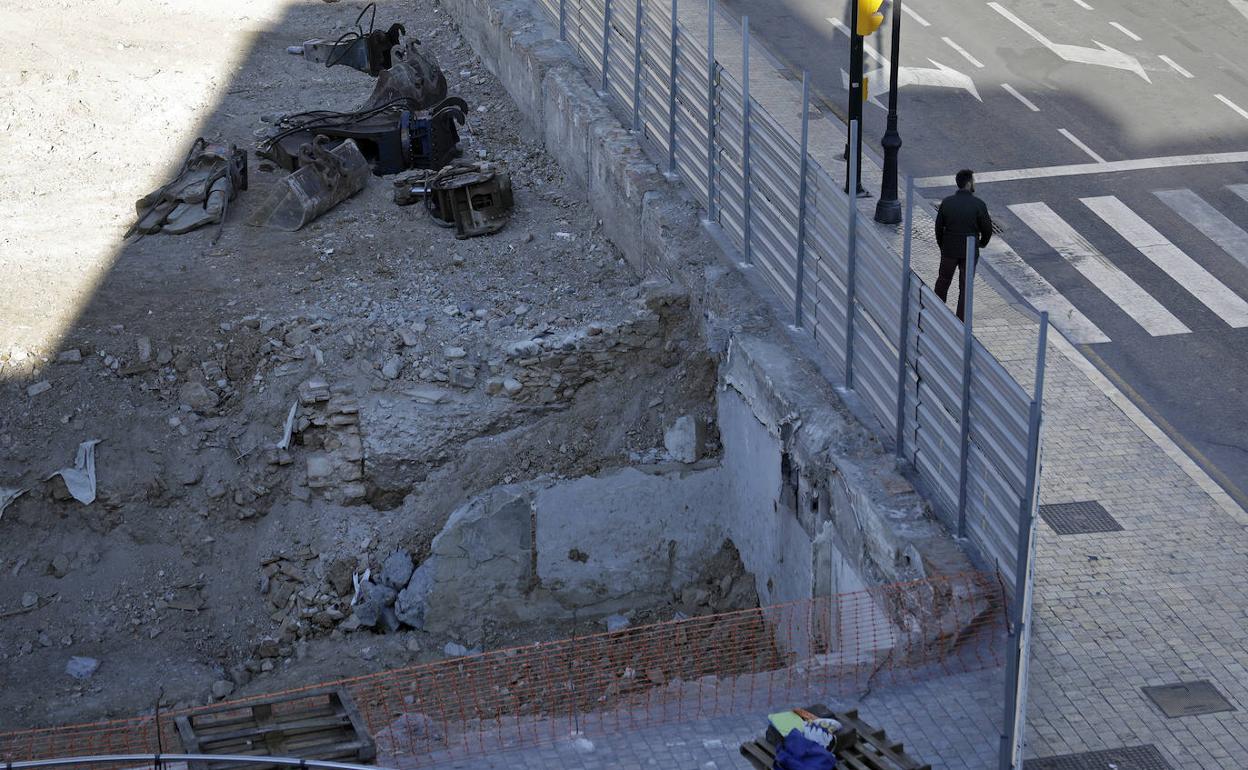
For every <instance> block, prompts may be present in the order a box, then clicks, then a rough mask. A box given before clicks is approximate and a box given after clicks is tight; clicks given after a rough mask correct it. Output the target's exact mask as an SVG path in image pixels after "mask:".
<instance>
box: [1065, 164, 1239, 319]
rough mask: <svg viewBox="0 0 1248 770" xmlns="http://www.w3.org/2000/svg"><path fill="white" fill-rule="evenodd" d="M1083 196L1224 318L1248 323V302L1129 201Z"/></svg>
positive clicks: (1139, 249) (1112, 225)
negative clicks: (1158, 228)
mask: <svg viewBox="0 0 1248 770" xmlns="http://www.w3.org/2000/svg"><path fill="white" fill-rule="evenodd" d="M1246 187H1248V186H1246ZM1246 192H1248V190H1246ZM1080 200H1081V201H1083V203H1084V205H1086V206H1087V207H1088V208H1090V209H1092V211H1093V212H1094V213H1095V214H1096V215H1097V216H1099V217H1100V218H1101V219H1103V220H1105V222H1106V224H1108V225H1109V226H1110V227H1112V228H1114V230H1116V231H1117V232H1118V234H1119V235H1121V236H1122V237H1123V239H1124V240H1126V241H1127V242H1128V243H1130V244H1131V245H1132V246H1134V247H1135V248H1136V249H1137V250H1138V251H1139V252H1140V253H1141V254H1143V255H1144V256H1146V257H1148V258H1149V259H1150V260H1151V261H1152V262H1153V264H1155V265H1157V267H1159V268H1161V269H1162V270H1164V271H1165V272H1166V273H1167V274H1168V275H1169V276H1170V277H1171V278H1173V279H1174V280H1175V281H1176V282H1177V283H1178V284H1179V285H1180V286H1182V287H1183V288H1184V289H1186V290H1187V291H1189V292H1191V294H1192V296H1194V297H1196V299H1198V300H1200V301H1201V302H1202V303H1204V305H1205V307H1207V308H1209V309H1210V310H1212V311H1213V312H1214V313H1216V314H1217V315H1218V316H1219V317H1220V318H1221V319H1222V320H1223V321H1226V323H1227V324H1229V325H1230V326H1232V327H1233V328H1236V329H1240V328H1243V327H1245V326H1248V302H1245V301H1244V300H1243V299H1242V298H1241V297H1240V296H1239V295H1238V294H1236V293H1235V292H1233V291H1231V290H1230V289H1229V288H1227V287H1226V285H1225V284H1223V283H1222V282H1221V281H1219V280H1218V279H1217V278H1215V277H1214V276H1213V275H1211V274H1210V273H1209V271H1208V270H1206V269H1205V268H1203V267H1201V266H1200V265H1199V264H1197V263H1196V261H1195V260H1193V259H1192V258H1191V257H1189V256H1188V255H1187V254H1184V253H1183V251H1182V250H1180V249H1179V247H1177V246H1175V245H1174V244H1173V243H1171V242H1170V241H1169V240H1168V239H1167V238H1166V237H1165V236H1164V235H1162V234H1161V233H1160V232H1158V231H1157V228H1155V227H1153V226H1152V225H1150V224H1149V223H1148V222H1145V221H1144V219H1143V218H1142V217H1141V216H1140V215H1138V214H1136V213H1135V212H1134V211H1132V210H1131V209H1129V208H1127V205H1126V204H1125V203H1123V202H1122V201H1120V200H1119V199H1117V198H1115V197H1114V196H1112V195H1106V196H1103V197H1096V198H1080Z"/></svg>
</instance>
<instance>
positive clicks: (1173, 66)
mask: <svg viewBox="0 0 1248 770" xmlns="http://www.w3.org/2000/svg"><path fill="white" fill-rule="evenodd" d="M1157 58H1158V59H1161V60H1162V61H1164V62H1165V63H1166V64H1169V65H1170V69H1172V70H1174V71H1175V72H1177V73H1179V74H1180V75H1182V76H1183V77H1185V78H1193V77H1196V76H1195V75H1193V74H1192V73H1190V72H1188V71H1187V70H1185V69H1183V68H1182V67H1180V66H1179V64H1178V62H1176V61H1175V60H1174V59H1171V58H1170V57H1169V56H1166V55H1165V54H1164V53H1159V54H1157Z"/></svg>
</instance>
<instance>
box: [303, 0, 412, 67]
mask: <svg viewBox="0 0 1248 770" xmlns="http://www.w3.org/2000/svg"><path fill="white" fill-rule="evenodd" d="M366 13H368V14H371V15H370V16H369V20H368V29H367V30H365V29H364V26H363V25H362V24H361V23H360V22H361V21H363V19H364V14H366ZM376 23H377V4H376V3H369V4H368V5H366V6H364V9H363V10H362V11H360V15H359V16H356V17H355V24H354V27H355V29H353V30H350V31H348V32H346V33H344V34H342V35H341V36H339V37H338V38H337V39H336V40H326V39H324V38H315V39H313V40H308V41H306V42H305V43H304V44H303V45H301V46H292V47H291V48H290V49H288V50H289V51H290V52H291V53H296V54H300V55H302V56H303V58H305V59H307V60H308V61H311V62H323V63H324V64H325V66H326V67H333V66H334V65H337V64H343V65H346V66H348V67H351V68H352V69H357V70H359V71H360V72H367V73H368V74H369V75H372V76H373V77H377V75H378V74H379V73H381V72H384V71H385V70H387V69H389V68H390V67H391V65H392V63H393V57H392V51H393V50H394V47H395V46H397V45H399V43H400V41H401V40H402V39H403V36H404V35H406V34H407V30H406V29H405V28H404V27H403V25H402V24H391V25H390V28H389V29H388V30H385V31H384V32H383V31H382V30H379V29H377V28H376Z"/></svg>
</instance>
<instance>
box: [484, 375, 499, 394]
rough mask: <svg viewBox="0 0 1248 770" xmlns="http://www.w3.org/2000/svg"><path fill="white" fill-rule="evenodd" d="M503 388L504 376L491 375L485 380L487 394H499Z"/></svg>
mask: <svg viewBox="0 0 1248 770" xmlns="http://www.w3.org/2000/svg"><path fill="white" fill-rule="evenodd" d="M502 390H503V378H502V377H491V378H489V379H488V380H486V381H485V394H486V395H487V396H495V395H498V394H499V393H500V392H502Z"/></svg>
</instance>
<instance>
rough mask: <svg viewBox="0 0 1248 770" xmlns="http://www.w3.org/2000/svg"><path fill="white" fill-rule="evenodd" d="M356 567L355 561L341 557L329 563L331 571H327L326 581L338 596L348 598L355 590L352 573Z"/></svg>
mask: <svg viewBox="0 0 1248 770" xmlns="http://www.w3.org/2000/svg"><path fill="white" fill-rule="evenodd" d="M354 566H355V560H354V559H349V558H346V557H339V558H337V559H334V560H333V561H332V562H330V563H329V569H327V570H326V571H325V579H326V580H327V581H328V582H329V587H330V588H332V589H333V590H334V593H335V594H337V595H338V596H346V595H347V594H349V593H351V590H352V588H354V586H353V585H352V584H351V572H352V569H353V568H354Z"/></svg>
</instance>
